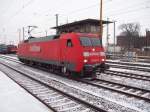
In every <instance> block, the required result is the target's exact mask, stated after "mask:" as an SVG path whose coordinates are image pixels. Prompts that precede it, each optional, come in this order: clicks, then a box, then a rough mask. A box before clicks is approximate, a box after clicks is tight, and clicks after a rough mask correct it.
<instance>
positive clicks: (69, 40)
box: [67, 39, 73, 47]
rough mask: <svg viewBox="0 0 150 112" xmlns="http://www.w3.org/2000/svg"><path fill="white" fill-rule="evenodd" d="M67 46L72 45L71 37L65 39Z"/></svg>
mask: <svg viewBox="0 0 150 112" xmlns="http://www.w3.org/2000/svg"><path fill="white" fill-rule="evenodd" d="M67 47H73V44H72V41H71V39H68V40H67Z"/></svg>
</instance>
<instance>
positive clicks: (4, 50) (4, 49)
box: [0, 44, 7, 54]
mask: <svg viewBox="0 0 150 112" xmlns="http://www.w3.org/2000/svg"><path fill="white" fill-rule="evenodd" d="M0 53H1V54H6V53H7V45H5V44H0Z"/></svg>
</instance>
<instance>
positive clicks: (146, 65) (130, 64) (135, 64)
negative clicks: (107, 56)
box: [106, 61, 150, 67]
mask: <svg viewBox="0 0 150 112" xmlns="http://www.w3.org/2000/svg"><path fill="white" fill-rule="evenodd" d="M106 63H108V64H119V65H129V66H139V67H150V64H144V65H141V64H138V63H129V62H115V61H106Z"/></svg>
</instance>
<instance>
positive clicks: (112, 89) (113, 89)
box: [31, 81, 148, 112]
mask: <svg viewBox="0 0 150 112" xmlns="http://www.w3.org/2000/svg"><path fill="white" fill-rule="evenodd" d="M97 82H100V81H97ZM103 82H104V81H103ZM82 83H84V84H85V83H87V82H85V81H84V82H82ZM92 83H93V84H92ZM92 83H91V82H90V83H89V85H92V86H94V87H98V88H104V89H107V90H111V91H115V92H118V93H121V92H119V91H120V90H118V91H117V90H116V88H112V87H108V86H107V87H106V85H101V87H100V85H98V84H97V85H96V84H94V83H95V81H94V82H92ZM103 84H104V83H103ZM31 85H32V84H31ZM110 88H111V89H110ZM121 94H125V92H122V93H121ZM143 94H144V93H143ZM125 95H127V94H125ZM128 95H129V96H130V97H131V96H132V97H133V96H134V95H135V94H134V95H131V94H128ZM134 97H136V98H138V99H140V100H144V101H148V100H147V99H148V98H147V99H146V98H145V99H144V98H143V99H142V98H139V97H137V96H136V95H135V96H134ZM88 107H89V106H88ZM110 107H111V106H110ZM98 111H100V110H98ZM103 111H105V110H103ZM132 111H134V110H132ZM132 111H131V112H132Z"/></svg>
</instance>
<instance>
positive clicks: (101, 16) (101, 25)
mask: <svg viewBox="0 0 150 112" xmlns="http://www.w3.org/2000/svg"><path fill="white" fill-rule="evenodd" d="M102 12H103V0H100V37H102V36H103V20H102V18H103V14H102Z"/></svg>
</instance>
